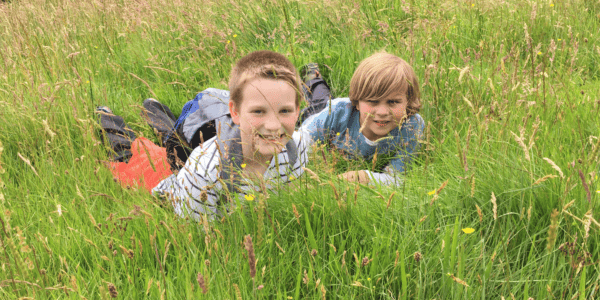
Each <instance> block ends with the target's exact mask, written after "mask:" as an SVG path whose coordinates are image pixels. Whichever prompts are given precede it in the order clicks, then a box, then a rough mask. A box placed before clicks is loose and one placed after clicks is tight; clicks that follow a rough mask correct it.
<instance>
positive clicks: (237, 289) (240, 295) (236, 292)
mask: <svg viewBox="0 0 600 300" xmlns="http://www.w3.org/2000/svg"><path fill="white" fill-rule="evenodd" d="M233 289H235V296H236V297H237V300H243V299H242V292H240V288H239V287H238V285H237V284H235V283H234V284H233Z"/></svg>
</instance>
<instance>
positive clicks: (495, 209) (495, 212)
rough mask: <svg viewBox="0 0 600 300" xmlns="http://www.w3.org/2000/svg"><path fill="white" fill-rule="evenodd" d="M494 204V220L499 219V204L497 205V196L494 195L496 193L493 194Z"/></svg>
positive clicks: (492, 200)
mask: <svg viewBox="0 0 600 300" xmlns="http://www.w3.org/2000/svg"><path fill="white" fill-rule="evenodd" d="M490 201H491V202H492V212H494V220H497V219H498V204H496V195H494V192H492V199H491V200H490Z"/></svg>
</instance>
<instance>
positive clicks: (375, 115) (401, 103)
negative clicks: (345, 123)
mask: <svg viewBox="0 0 600 300" xmlns="http://www.w3.org/2000/svg"><path fill="white" fill-rule="evenodd" d="M407 104H408V101H407V99H406V93H405V92H400V91H399V92H394V93H392V94H391V95H389V96H388V97H387V99H382V100H360V101H358V107H357V109H358V110H359V111H360V126H361V128H363V130H362V134H363V135H364V136H365V137H366V138H368V139H369V140H371V141H376V140H378V139H380V138H382V137H385V136H387V134H388V133H389V132H390V131H392V129H394V128H396V127H398V126H399V125H400V121H401V120H402V118H404V116H406V106H407Z"/></svg>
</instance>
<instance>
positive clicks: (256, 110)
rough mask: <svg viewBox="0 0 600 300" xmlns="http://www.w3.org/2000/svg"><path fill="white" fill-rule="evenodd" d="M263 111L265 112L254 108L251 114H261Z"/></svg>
mask: <svg viewBox="0 0 600 300" xmlns="http://www.w3.org/2000/svg"><path fill="white" fill-rule="evenodd" d="M264 112H265V111H264V110H262V109H255V110H253V111H252V113H253V114H262V113H264Z"/></svg>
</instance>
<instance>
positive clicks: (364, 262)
mask: <svg viewBox="0 0 600 300" xmlns="http://www.w3.org/2000/svg"><path fill="white" fill-rule="evenodd" d="M371 261H373V259H369V257H368V256H365V257H363V259H362V261H361V263H360V266H361V267H364V266H366V265H368V264H369V263H370V262H371Z"/></svg>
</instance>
